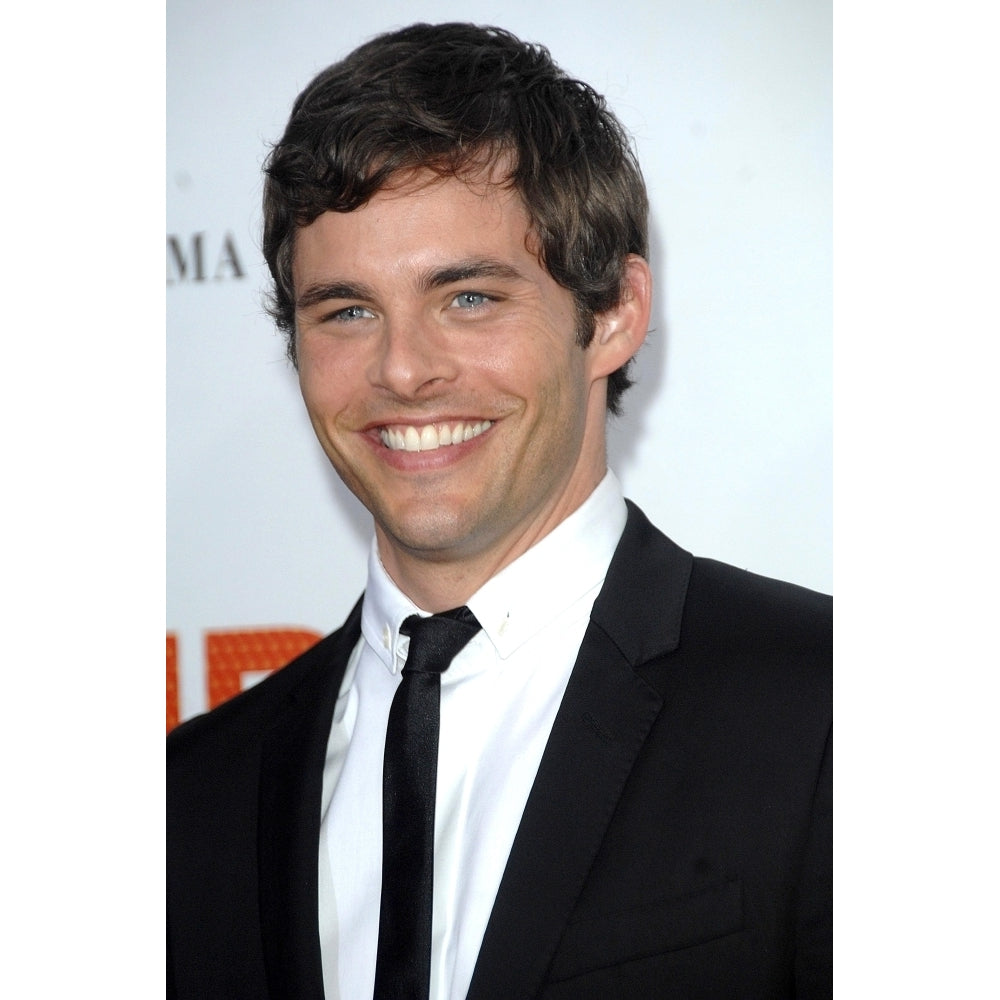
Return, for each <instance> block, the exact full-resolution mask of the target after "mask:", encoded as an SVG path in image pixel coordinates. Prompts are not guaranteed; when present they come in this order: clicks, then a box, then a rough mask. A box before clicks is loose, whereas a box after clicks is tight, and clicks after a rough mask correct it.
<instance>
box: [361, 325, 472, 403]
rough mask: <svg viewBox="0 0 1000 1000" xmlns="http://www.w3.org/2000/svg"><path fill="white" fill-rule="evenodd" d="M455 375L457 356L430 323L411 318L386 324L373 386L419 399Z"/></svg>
mask: <svg viewBox="0 0 1000 1000" xmlns="http://www.w3.org/2000/svg"><path fill="white" fill-rule="evenodd" d="M456 374H457V364H456V359H455V357H454V353H453V351H452V350H451V349H450V348H449V345H448V343H447V340H446V338H445V336H444V335H443V333H442V332H441V331H440V330H436V329H435V328H434V325H433V323H431V322H430V321H429V320H427V319H425V318H421V317H415V316H411V317H407V318H405V319H395V320H391V321H388V322H386V323H385V324H384V325H383V327H382V330H381V333H380V336H379V342H378V349H377V351H376V354H375V357H374V358H373V360H372V365H371V370H370V373H369V377H370V379H371V382H372V384H373V385H377V386H379V387H381V388H383V389H387V390H388V391H389V392H391V393H393V394H394V395H396V396H399V397H401V398H405V399H416V398H419V397H420V396H422V395H425V394H426V393H427V392H428V391H430V390H431V389H432V387H435V386H437V385H438V384H439V383H442V382H447V381H450V380H451V379H453V378H454V377H455V375H456Z"/></svg>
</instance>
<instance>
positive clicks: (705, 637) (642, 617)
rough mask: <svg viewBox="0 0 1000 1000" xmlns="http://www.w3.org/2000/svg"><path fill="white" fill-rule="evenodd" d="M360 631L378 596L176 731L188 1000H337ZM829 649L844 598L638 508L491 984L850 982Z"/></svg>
mask: <svg viewBox="0 0 1000 1000" xmlns="http://www.w3.org/2000/svg"><path fill="white" fill-rule="evenodd" d="M359 635H360V603H359V605H358V606H357V607H355V609H354V610H353V612H352V613H351V615H350V617H349V618H348V619H347V622H346V623H345V624H344V626H343V627H342V628H341V629H340V630H339V631H337V632H335V633H333V634H332V635H330V636H328V637H327V638H325V639H323V640H322V641H321V642H319V643H318V644H317V645H316V646H315V647H313V648H312V649H311V650H309V651H308V652H306V653H305V654H304V655H303V656H301V657H299V658H298V659H297V660H295V661H293V662H292V663H291V664H289V665H288V666H287V667H285V668H283V669H282V670H280V671H278V672H277V673H275V674H273V675H272V676H271V677H270V678H268V679H267V680H265V681H264V682H262V683H261V684H259V685H257V686H256V687H254V688H252V689H250V690H249V691H247V692H246V693H244V694H242V695H240V696H238V697H237V698H235V699H233V700H232V701H230V702H228V703H226V704H224V705H222V706H220V707H219V708H218V709H216V710H215V711H213V712H211V713H209V714H207V715H204V716H201V717H199V718H196V719H193V720H191V721H190V722H187V723H185V724H184V725H182V726H180V727H179V728H178V729H176V730H174V732H173V733H172V734H171V736H170V739H169V749H168V774H169V778H168V890H167V904H168V938H169V942H168V964H169V970H168V979H169V991H170V992H171V993H172V994H173V995H174V996H176V997H177V998H178V1000H226V998H233V1000H236V998H239V1000H258V998H260V1000H263V998H270V1000H279V998H284V1000H320V998H322V997H323V985H322V967H321V959H320V945H319V934H318V928H317V908H318V902H317V900H318V896H317V865H318V860H317V859H318V849H319V848H318V843H319V821H320V795H321V787H322V769H323V760H324V756H325V752H326V743H327V737H328V735H329V730H330V724H331V719H332V713H333V708H334V703H335V701H336V697H337V693H338V690H339V687H340V682H341V679H342V676H343V672H344V668H345V665H346V663H347V659H348V657H349V655H350V653H351V650H352V649H353V647H354V645H355V643H356V642H357V640H358V637H359ZM830 651H831V601H830V599H829V598H827V597H824V596H822V595H820V594H816V593H813V592H811V591H808V590H804V589H802V588H800V587H795V586H792V585H791V584H786V583H779V582H777V581H774V580H768V579H765V578H763V577H759V576H754V575H753V574H750V573H747V572H744V571H741V570H737V569H734V568H732V567H730V566H725V565H723V564H721V563H717V562H714V561H711V560H704V559H695V558H693V557H692V556H691V555H689V554H688V553H686V552H684V551H683V550H682V549H680V548H678V547H677V546H676V545H674V544H673V542H671V541H670V540H669V539H667V538H666V537H665V536H663V535H662V534H660V532H658V531H657V530H656V529H655V528H654V527H653V526H652V525H651V524H650V523H649V522H648V521H647V520H646V518H645V517H644V516H643V515H642V513H641V512H640V511H639V510H638V509H637V508H635V507H634V506H633V505H631V504H630V506H629V518H628V524H627V526H626V529H625V533H624V535H623V537H622V540H621V542H620V544H619V546H618V550H617V552H616V554H615V557H614V559H613V561H612V563H611V566H610V569H609V572H608V577H607V580H606V582H605V585H604V588H603V589H602V591H601V594H600V596H599V597H598V599H597V601H596V603H595V605H594V609H593V613H592V616H591V622H590V625H589V626H588V629H587V632H586V636H585V638H584V641H583V644H582V646H581V649H580V654H579V657H578V660H577V663H576V665H575V667H574V670H573V673H572V676H571V679H570V682H569V686H568V688H567V691H566V695H565V697H564V699H563V702H562V705H561V707H560V709H559V712H558V715H557V717H556V721H555V724H554V726H553V729H552V734H551V736H550V738H549V741H548V744H547V746H546V749H545V753H544V755H543V757H542V761H541V765H540V768H539V772H538V776H537V778H536V780H535V784H534V786H533V788H532V790H531V793H530V796H529V798H528V802H527V805H526V807H525V812H524V816H523V818H522V820H521V825H520V827H519V829H518V832H517V836H516V839H515V841H514V845H513V848H512V851H511V855H510V859H509V861H508V864H507V867H506V870H505V872H504V876H503V880H502V882H501V885H500V889H499V892H498V895H497V899H496V903H495V906H494V909H493V912H492V915H491V917H490V921H489V924H488V926H487V929H486V934H485V937H484V940H483V944H482V949H481V951H480V954H479V959H478V963H477V965H476V969H475V973H474V976H473V980H472V984H471V987H470V991H469V994H468V996H469V1000H518V998H529V997H532V998H535V997H537V998H545V1000H558V998H567V1000H568V998H573V1000H586V998H591V997H592V998H595V1000H596V998H600V1000H612V998H618V997H621V998H626V997H627V998H630V1000H635V998H643V997H657V998H678V1000H697V998H738V1000H751V998H768V1000H773V998H781V997H800V998H801V997H809V998H813V997H829V996H831V995H832V985H831V978H832V973H831V957H830V952H831V871H830V869H831V770H830V768H831V760H830V755H831V744H830V740H831V670H830ZM344 1000H355V998H344ZM358 1000H361V998H358Z"/></svg>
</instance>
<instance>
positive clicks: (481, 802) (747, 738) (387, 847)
mask: <svg viewBox="0 0 1000 1000" xmlns="http://www.w3.org/2000/svg"><path fill="white" fill-rule="evenodd" d="M646 215H647V202H646V195H645V190H644V187H643V183H642V179H641V175H640V172H639V169H638V166H637V164H636V163H635V160H634V158H633V155H632V153H631V150H630V147H629V143H628V140H627V138H626V136H625V135H624V133H623V130H622V129H621V127H620V125H619V124H618V122H617V121H616V120H615V118H614V117H613V116H612V115H611V114H610V112H609V111H608V110H607V109H606V107H605V105H604V102H603V100H602V99H601V98H600V97H599V96H598V95H597V94H595V93H594V92H593V90H591V89H590V88H589V87H587V86H586V85H585V84H582V83H580V82H578V81H574V80H571V79H569V78H567V77H566V76H565V75H564V74H563V73H562V72H561V71H560V70H559V69H558V68H557V67H556V66H555V65H554V64H553V63H552V61H551V59H550V58H549V56H548V53H547V52H546V51H545V50H544V49H541V48H539V47H534V46H529V45H525V44H523V43H522V42H520V41H518V40H517V39H516V38H514V37H513V36H511V35H509V34H507V33H505V32H502V31H500V30H498V29H493V28H478V27H474V26H470V25H438V26H428V25H415V26H413V27H410V28H407V29H404V30H402V31H399V32H395V33H392V34H388V35H385V36H382V37H379V38H376V39H375V40H373V41H372V42H370V43H368V44H366V45H364V46H362V47H361V48H359V49H358V50H356V51H355V52H354V53H352V54H351V55H350V56H348V57H347V58H346V59H345V60H343V61H342V62H341V63H338V64H336V65H334V66H332V67H330V68H329V69H328V70H326V71H325V72H324V73H322V74H320V75H319V76H318V77H317V78H316V79H315V80H314V81H313V82H312V83H311V84H310V85H309V86H308V87H307V88H306V89H305V91H304V92H303V93H302V95H300V97H299V98H298V100H297V102H296V104H295V106H294V108H293V112H292V116H291V119H290V121H289V124H288V127H287V129H286V131H285V134H284V136H283V137H282V139H281V141H280V142H279V143H278V144H277V145H276V146H275V148H274V150H273V151H272V153H271V155H270V158H269V161H268V164H267V179H266V186H265V193H264V252H265V256H266V258H267V261H268V264H269V266H270V269H271V274H272V277H273V279H274V289H273V302H272V307H273V314H274V316H275V318H276V321H277V323H278V325H279V327H280V328H281V329H283V330H284V331H285V332H286V333H287V335H288V338H289V342H288V343H289V353H290V356H291V358H292V359H293V361H294V362H295V363H296V365H297V368H298V372H299V377H300V384H301V389H302V395H303V398H304V400H305V404H306V407H307V410H308V412H309V415H310V417H311V420H312V424H313V427H314V429H315V431H316V434H317V436H318V438H319V440H320V443H321V444H322V446H323V448H324V450H325V452H326V454H327V455H328V457H329V458H330V461H331V462H332V463H333V465H334V466H335V468H336V469H337V472H338V473H339V474H340V476H341V477H342V478H343V480H344V481H345V483H346V484H347V485H348V486H349V487H350V489H351V490H352V491H353V492H354V493H355V495H356V496H357V497H358V498H359V499H360V500H361V502H362V503H363V504H364V505H365V506H366V507H367V508H368V510H369V511H370V512H371V513H372V516H373V519H374V539H373V544H372V550H371V556H370V560H369V573H368V585H367V588H366V591H365V594H364V597H363V599H362V600H361V601H360V602H359V604H358V606H357V607H356V608H355V609H354V611H353V612H352V613H351V615H350V616H349V618H348V620H347V622H346V623H345V624H344V626H343V627H342V628H341V629H340V630H339V631H337V632H335V633H333V634H332V635H331V636H329V637H327V638H326V639H324V640H323V641H321V642H320V643H319V644H318V645H317V646H315V647H314V648H313V649H312V650H310V651H309V652H307V653H306V654H304V655H303V656H302V657H300V658H299V659H297V660H296V661H294V662H293V663H292V664H290V665H289V666H287V667H286V668H284V669H283V670H281V671H279V672H277V673H276V674H274V675H273V676H272V677H271V678H269V679H267V680H266V681H264V682H263V683H261V684H260V685H258V686H257V687H255V688H253V689H251V690H250V691H248V692H246V693H245V694H243V695H241V696H239V697H238V698H236V699H234V700H233V701H231V702H229V703H227V704H225V705H223V706H221V707H220V708H219V709H217V710H215V711H214V712H211V713H209V714H208V715H206V716H202V717H201V718H198V719H195V720H192V721H191V722H189V723H187V724H185V725H184V726H181V727H180V728H179V729H177V730H175V732H174V733H173V734H172V736H171V739H170V760H169V765H170V781H169V810H168V816H169V833H168V841H169V846H168V852H169V853H168V859H169V869H170V877H169V884H168V897H167V902H168V936H169V958H168V976H169V990H170V992H171V994H172V995H175V996H177V997H179V998H188V997H206V998H207V997H211V998H213V1000H214V998H222V997H234V998H235V997H240V998H256V997H261V998H263V997H286V998H295V1000H305V998H313V997H315V998H320V997H323V996H326V997H327V998H328V1000H329V998H334V997H340V998H343V1000H355V998H362V997H372V996H373V995H374V996H377V997H394V996H398V997H404V996H405V997H410V996H430V997H435V998H460V997H465V996H468V997H469V998H498V1000H500V998H503V1000H510V998H515V997H545V998H570V997H572V998H587V997H595V998H596V997H600V998H602V1000H605V998H609V997H678V998H685V1000H690V998H693V997H739V998H741V1000H745V998H751V997H761V998H763V997H768V998H772V997H820V996H829V995H831V971H830V948H831V941H830V938H831V926H830V924H831V913H830V910H831V900H830V892H831V890H830V853H831V851H830V766H831V764H830V670H829V653H830V602H829V599H828V598H825V597H823V596H821V595H818V594H814V593H812V592H809V591H806V590H803V589H801V588H797V587H794V586H791V585H789V584H784V583H779V582H776V581H772V580H766V579H763V578H760V577H756V576H753V575H752V574H749V573H746V572H743V571H739V570H736V569H733V568H731V567H727V566H724V565H722V564H719V563H716V562H712V561H710V560H703V559H696V558H693V557H692V556H691V555H689V554H688V553H686V552H685V551H683V550H682V549H680V548H679V547H677V546H676V545H674V544H673V543H672V542H671V541H669V540H668V539H667V538H666V537H665V536H663V535H662V534H660V533H659V532H658V531H657V530H656V529H655V528H654V527H652V525H650V524H649V522H648V521H647V520H646V519H645V517H644V516H643V515H642V513H641V512H640V511H639V510H638V508H636V507H635V506H634V505H631V504H630V503H627V502H626V501H625V500H624V499H623V498H622V495H621V491H620V487H619V485H618V482H617V480H616V479H615V478H614V475H613V474H612V473H611V472H609V471H608V469H607V466H606V457H605V423H606V419H607V413H608V411H611V412H616V411H617V410H618V408H619V407H620V403H621V396H622V393H623V392H624V391H625V390H626V389H627V388H628V385H629V382H630V380H629V376H628V368H629V365H630V362H631V360H632V358H633V357H634V355H635V353H636V351H637V350H638V349H639V347H640V345H641V344H642V341H643V339H644V337H645V333H646V329H647V325H648V320H649V314H650V298H651V291H652V289H651V279H650V271H649V267H648V264H647V262H646V257H647V242H646ZM459 608H462V610H461V611H456V610H455V609H459ZM441 613H447V614H441ZM432 616H433V617H432ZM440 622H445V626H444V627H445V628H446V630H448V629H450V630H454V629H455V628H460V630H464V631H463V634H462V637H461V643H460V648H458V651H457V652H452V651H449V652H448V653H447V654H445V653H444V652H443V646H442V647H439V648H438V649H437V652H436V653H435V655H434V656H432V657H431V658H430V659H431V660H433V661H434V663H433V664H432V665H431V666H429V667H427V668H426V670H425V668H424V667H421V666H419V665H417V663H416V661H417V660H419V659H420V654H418V653H417V652H416V650H417V648H418V647H419V648H421V649H423V648H425V647H423V646H421V645H420V644H421V643H422V642H423V641H424V640H423V639H420V638H418V636H420V635H421V630H422V629H424V628H425V627H433V625H432V624H431V623H440ZM455 622H460V623H461V625H460V626H456V625H455V624H454V623H455ZM448 623H451V624H448ZM457 645H458V644H457ZM411 653H412V656H411ZM439 661H440V662H439ZM404 666H405V668H406V669H405V670H404ZM420 670H425V672H424V673H418V671H420ZM431 675H433V683H432V684H431V683H429V684H428V685H425V687H426V688H427V690H428V691H431V690H432V691H433V695H432V700H431V701H429V702H422V703H421V706H422V707H421V708H420V709H419V710H411V709H410V708H408V707H406V705H408V704H409V702H408V701H407V699H409V698H410V697H411V696H412V695H413V692H414V690H415V688H416V687H418V686H419V684H418V681H417V680H415V678H416V677H418V676H419V677H421V678H426V677H428V676H431ZM420 683H423V682H422V681H421V682H420ZM404 703H405V704H404ZM428 705H430V706H431V707H429V708H428V707H426V706H428ZM406 713H410V714H406ZM401 718H404V719H405V720H406V721H405V724H403V725H402V726H401V728H398V726H399V720H400V719H401ZM431 718H432V719H433V725H430V728H429V729H427V728H426V725H429V724H428V719H431ZM417 730H419V734H417ZM387 731H388V735H387ZM427 733H430V735H427ZM415 734H417V735H415ZM417 738H418V739H419V740H425V739H429V740H430V742H429V743H428V742H420V743H411V742H409V741H410V740H411V739H417ZM414 747H419V748H420V749H414ZM435 755H437V761H436V764H435V763H434V759H435ZM400 776H401V778H400ZM397 779H399V782H398V783H397V784H394V782H397ZM428 782H429V791H427V790H426V788H425V787H424V786H425V785H427V783H428ZM421 796H423V797H421ZM401 803H402V805H401ZM417 818H419V823H418V825H417V827H416V828H415V830H414V829H411V824H412V823H413V822H414V821H415V820H416V819H417ZM427 824H429V826H428V825H427ZM427 831H429V833H428V832H427ZM424 841H426V843H424ZM421 844H423V847H421V846H419V845H421ZM424 848H426V851H425V850H424ZM411 878H412V881H410V880H411Z"/></svg>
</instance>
